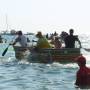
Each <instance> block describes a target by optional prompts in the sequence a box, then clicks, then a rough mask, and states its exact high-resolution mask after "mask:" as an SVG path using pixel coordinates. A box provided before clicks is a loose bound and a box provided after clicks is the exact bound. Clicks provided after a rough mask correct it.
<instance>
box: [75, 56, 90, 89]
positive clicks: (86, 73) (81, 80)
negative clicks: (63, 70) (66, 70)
mask: <svg viewBox="0 0 90 90" xmlns="http://www.w3.org/2000/svg"><path fill="white" fill-rule="evenodd" d="M76 62H77V64H78V66H79V70H78V71H77V74H76V82H75V85H76V86H77V87H79V88H90V68H88V67H87V66H86V58H85V57H84V56H82V55H81V56H79V57H77V58H76Z"/></svg>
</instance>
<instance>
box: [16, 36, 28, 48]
mask: <svg viewBox="0 0 90 90" xmlns="http://www.w3.org/2000/svg"><path fill="white" fill-rule="evenodd" d="M15 41H16V42H19V44H20V45H21V46H22V47H26V46H27V37H26V36H24V35H20V36H18V37H17V38H16V39H15Z"/></svg>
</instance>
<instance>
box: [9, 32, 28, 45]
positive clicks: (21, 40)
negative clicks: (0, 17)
mask: <svg viewBox="0 0 90 90" xmlns="http://www.w3.org/2000/svg"><path fill="white" fill-rule="evenodd" d="M17 35H18V36H17V38H16V39H15V40H14V42H13V43H10V45H15V44H16V43H17V42H18V43H19V44H20V45H21V47H26V46H27V45H28V44H27V43H28V41H27V37H26V36H25V35H24V34H23V33H22V31H18V32H17Z"/></svg>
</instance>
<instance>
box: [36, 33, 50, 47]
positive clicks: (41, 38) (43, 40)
mask: <svg viewBox="0 0 90 90" xmlns="http://www.w3.org/2000/svg"><path fill="white" fill-rule="evenodd" d="M36 37H37V38H38V41H37V45H36V48H37V49H42V48H51V45H50V43H49V42H48V40H47V39H46V38H45V37H44V36H43V35H42V33H41V32H38V33H37V34H36Z"/></svg>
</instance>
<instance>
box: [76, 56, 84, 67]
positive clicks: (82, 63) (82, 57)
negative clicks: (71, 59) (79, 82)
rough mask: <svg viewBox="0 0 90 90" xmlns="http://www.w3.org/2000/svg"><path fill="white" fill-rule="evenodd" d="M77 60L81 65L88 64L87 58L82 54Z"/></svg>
mask: <svg viewBox="0 0 90 90" xmlns="http://www.w3.org/2000/svg"><path fill="white" fill-rule="evenodd" d="M76 62H77V64H78V65H79V66H80V67H82V66H85V65H86V58H85V57H84V56H82V55H80V56H78V57H77V58H76Z"/></svg>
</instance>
